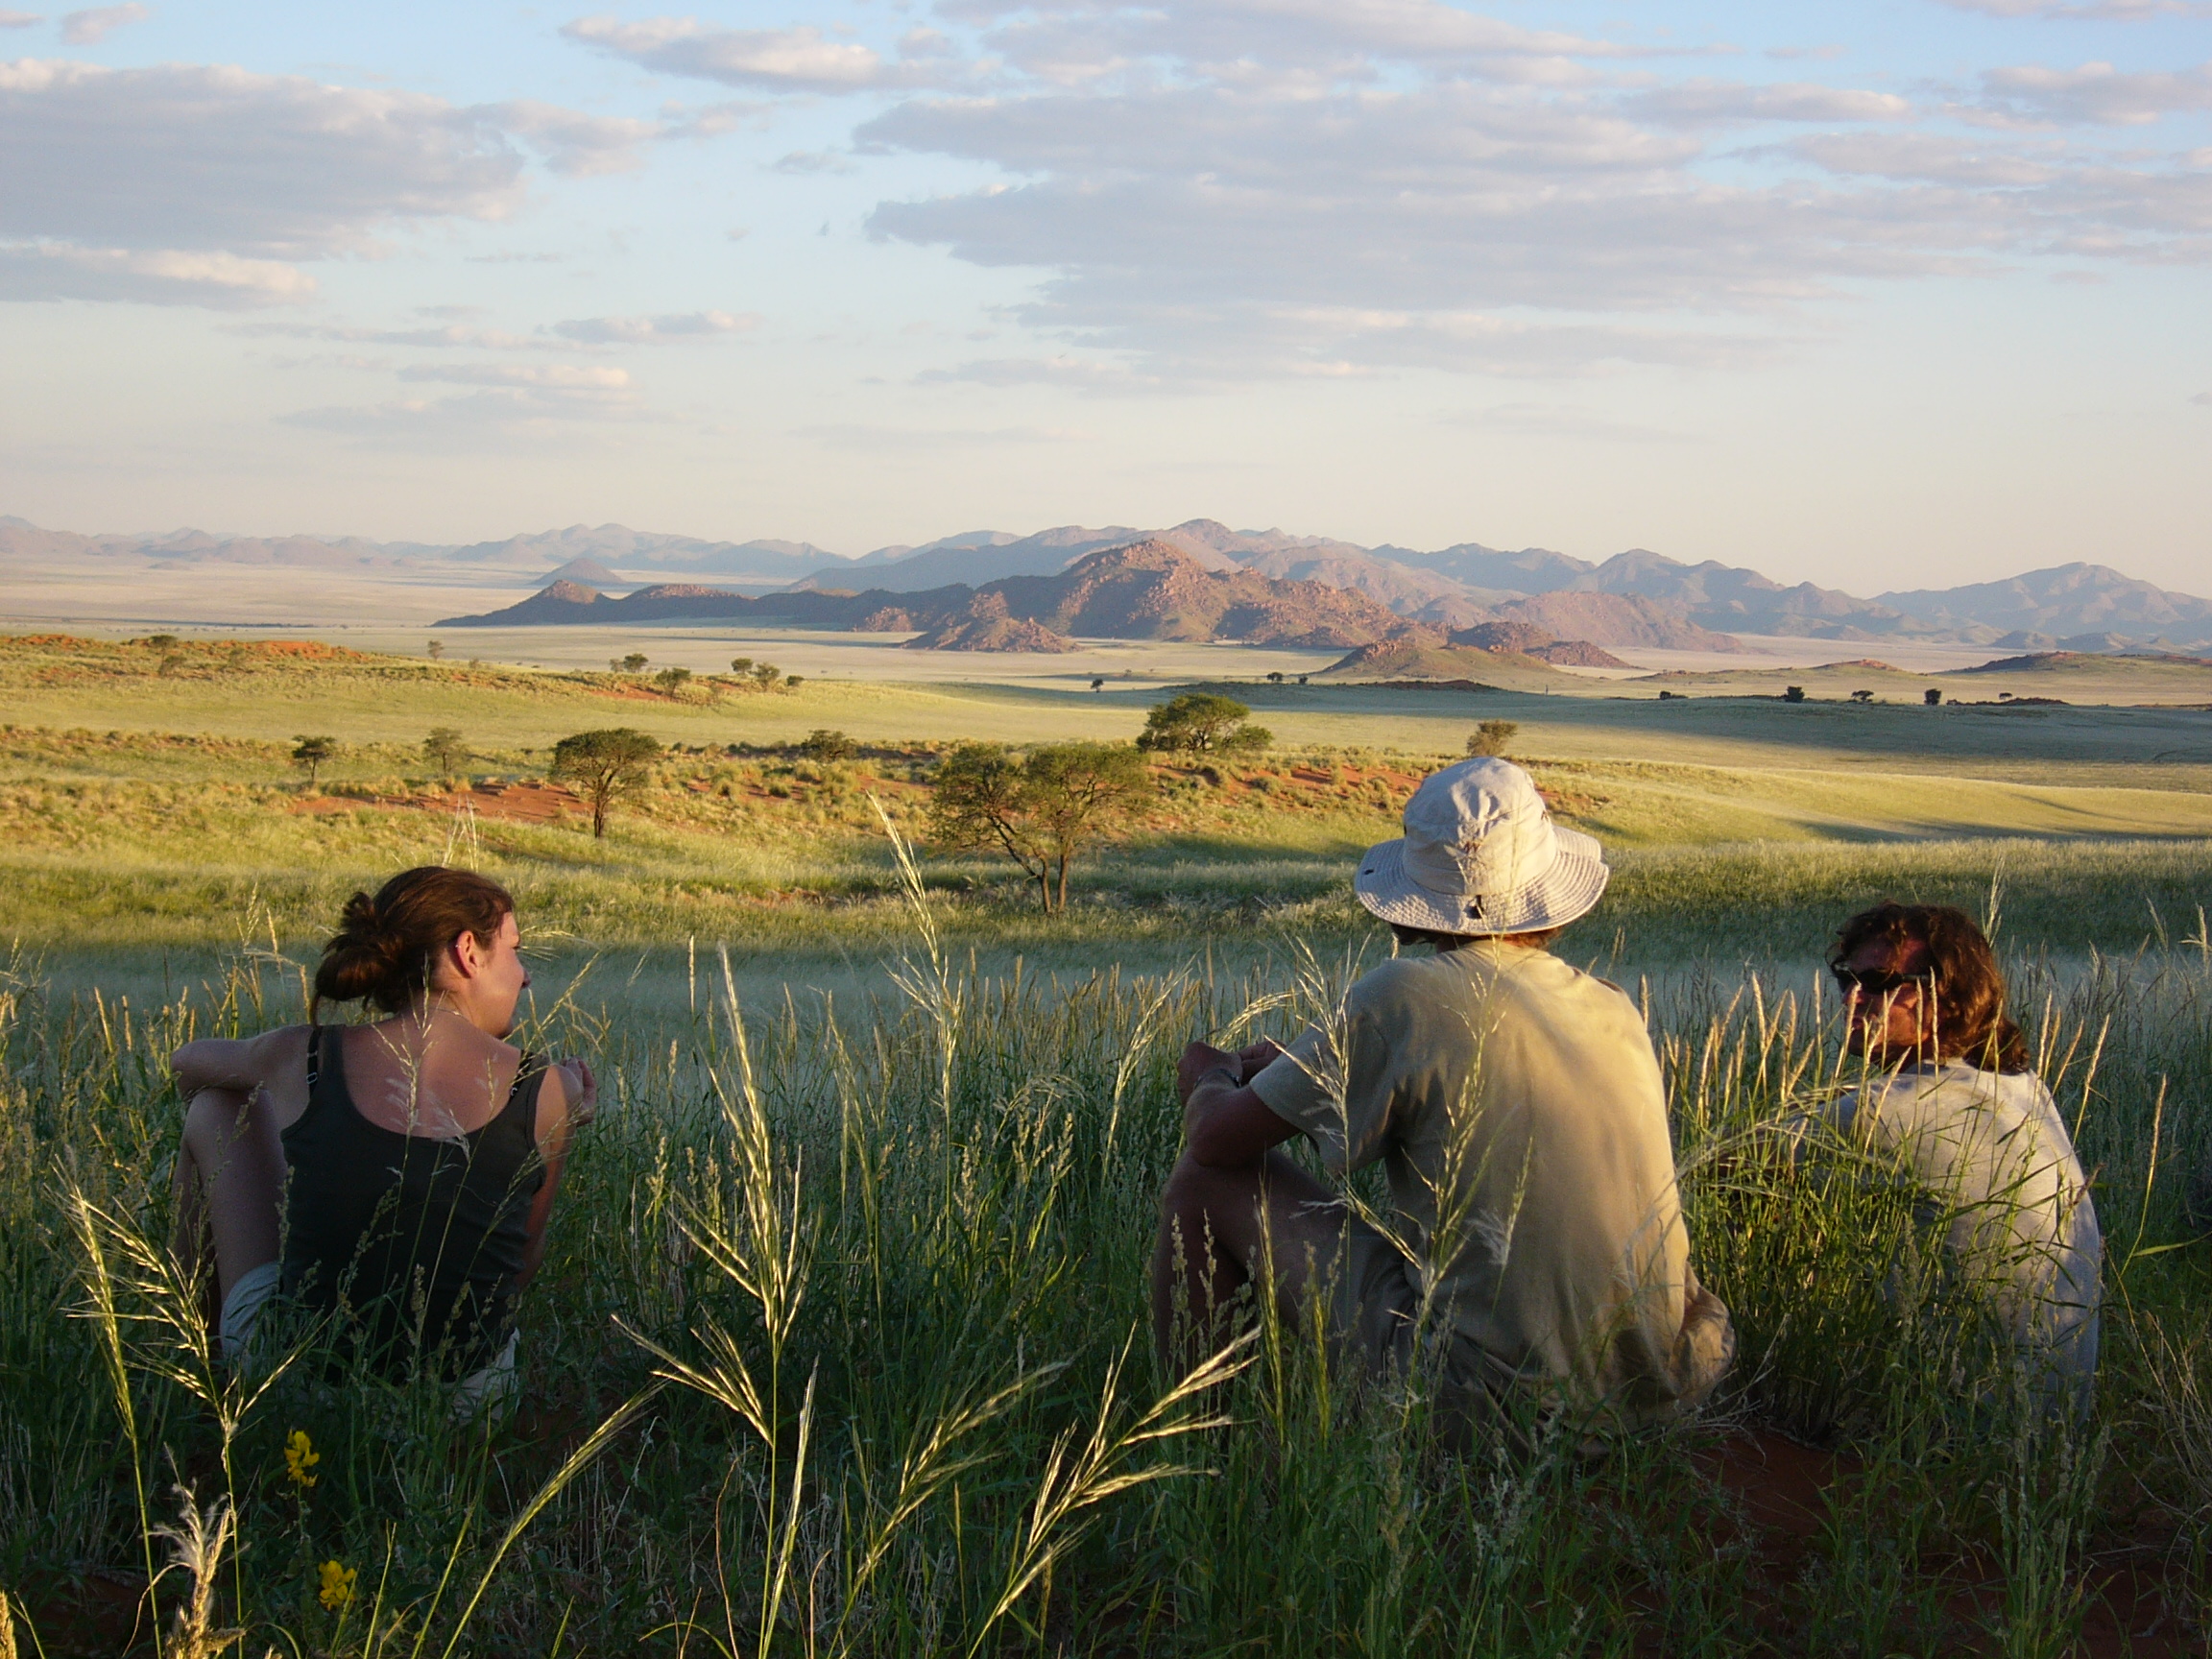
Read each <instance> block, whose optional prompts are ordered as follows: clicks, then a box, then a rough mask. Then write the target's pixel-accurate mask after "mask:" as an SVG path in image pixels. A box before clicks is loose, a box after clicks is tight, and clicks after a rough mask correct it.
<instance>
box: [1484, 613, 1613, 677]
mask: <svg viewBox="0 0 2212 1659" xmlns="http://www.w3.org/2000/svg"><path fill="white" fill-rule="evenodd" d="M1450 643H1452V644H1454V645H1472V646H1474V647H1475V648H1476V649H1477V650H1478V651H1490V652H1503V653H1508V654H1511V655H1514V656H1520V657H1533V658H1535V659H1536V660H1537V661H1540V662H1549V663H1551V665H1552V666H1554V667H1559V668H1628V667H1633V666H1634V664H1633V663H1628V662H1623V661H1621V659H1620V658H1618V657H1616V656H1614V655H1613V654H1612V653H1611V652H1610V651H1606V650H1603V649H1601V648H1599V646H1596V645H1593V644H1592V643H1591V642H1590V641H1589V640H1587V639H1562V638H1560V637H1558V636H1557V635H1555V634H1553V633H1552V632H1551V630H1550V629H1549V628H1540V627H1538V626H1537V625H1536V624H1535V623H1533V622H1478V623H1477V624H1476V625H1475V626H1474V627H1472V628H1459V629H1455V630H1454V631H1453V633H1452V635H1451V638H1450Z"/></svg>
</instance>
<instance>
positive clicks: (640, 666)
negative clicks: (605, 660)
mask: <svg viewBox="0 0 2212 1659" xmlns="http://www.w3.org/2000/svg"><path fill="white" fill-rule="evenodd" d="M648 661H651V659H650V658H648V657H647V656H646V655H645V653H644V652H642V651H633V652H631V653H630V655H629V656H627V657H625V658H623V659H622V672H623V673H625V674H642V673H644V672H645V664H646V663H647V662H648Z"/></svg>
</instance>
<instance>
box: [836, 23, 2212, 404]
mask: <svg viewBox="0 0 2212 1659" xmlns="http://www.w3.org/2000/svg"><path fill="white" fill-rule="evenodd" d="M939 12H940V15H941V16H945V17H946V18H947V19H948V20H949V21H950V22H952V23H955V24H959V25H964V26H967V27H969V28H971V29H973V30H974V31H978V33H977V34H976V35H975V36H974V43H975V45H974V49H975V50H977V51H981V52H985V53H987V54H988V55H989V60H990V61H989V62H988V64H987V62H986V60H984V59H978V60H976V61H977V65H978V67H977V69H976V71H975V74H974V76H973V77H972V79H971V81H970V83H969V87H970V90H969V91H967V92H966V93H965V94H964V95H950V96H944V95H940V96H921V97H915V98H911V99H908V100H905V101H903V102H901V103H897V104H895V105H893V106H892V107H891V108H887V109H886V110H884V111H883V112H882V113H880V114H878V115H875V116H873V117H871V118H870V119H868V120H866V121H864V122H863V123H862V124H861V125H860V126H859V127H858V128H857V129H856V130H855V132H854V150H855V151H857V152H860V153H866V152H868V151H871V150H878V151H887V152H907V153H912V154H916V155H926V156H949V157H952V158H955V159H957V160H960V161H964V162H969V163H974V164H976V165H978V166H981V167H985V168H992V169H996V170H997V172H998V175H999V177H998V179H997V180H994V181H992V182H990V183H988V184H986V185H983V186H981V187H979V188H971V189H967V190H962V191H956V192H951V193H948V194H944V195H939V196H934V197H929V198H925V199H919V200H905V201H890V202H884V203H880V204H878V206H877V207H876V209H875V210H874V212H873V213H872V214H871V215H870V217H869V219H868V221H867V224H868V228H869V229H870V231H871V233H873V234H874V235H876V236H878V237H881V238H890V239H897V240H902V241H908V242H914V243H921V244H927V245H935V246H938V247H942V248H945V249H947V250H949V251H950V252H951V253H952V254H953V255H954V256H955V257H957V258H959V259H962V260H965V261H968V262H970V263H973V264H976V265H983V266H992V267H1000V268H1009V269H1020V270H1027V271H1033V272H1036V273H1037V274H1038V287H1037V289H1036V291H1035V293H1034V297H1033V299H1032V300H1031V301H1029V302H1028V303H1027V304H1025V305H1022V306H1018V307H1016V308H1015V311H1014V315H1015V316H1017V317H1018V318H1020V319H1021V320H1022V321H1023V322H1025V323H1027V324H1029V325H1032V326H1035V327H1038V328H1041V329H1045V330H1047V331H1049V332H1051V333H1053V334H1056V335H1057V336H1058V338H1059V339H1060V340H1061V341H1063V342H1064V343H1066V344H1067V345H1069V346H1070V347H1072V348H1075V349H1077V351H1078V352H1079V353H1081V355H1079V356H1073V357H1068V356H1056V357H1050V358H1046V359H1032V358H1012V359H993V360H989V361H986V362H981V363H974V364H968V365H964V366H958V367H953V368H948V369H942V370H939V371H936V372H935V373H938V374H940V375H942V376H944V377H946V378H950V379H968V380H977V381H990V382H996V383H1006V382H1009V381H1012V380H1017V379H1049V380H1054V381H1058V382H1061V383H1068V384H1079V385H1084V386H1086V387H1087V388H1089V389H1093V390H1107V389H1139V388H1141V387H1142V385H1145V384H1149V383H1157V382H1164V381H1167V380H1174V379H1181V378H1186V377H1190V376H1193V375H1195V376H1200V377H1206V378H1216V379H1235V378H1240V377H1248V376H1251V375H1265V374H1340V373H1363V372H1369V371H1373V370H1377V369H1386V368H1395V367H1400V366H1407V367H1410V366H1432V367H1439V368H1465V369H1470V370H1480V371H1483V372H1489V373H1522V374H1549V373H1575V372H1579V371H1583V370H1588V369H1593V368H1599V369H1601V368H1603V367H1605V366H1606V365H1608V364H1618V363H1681V364H1686V365H1709V364H1719V363H1741V362H1744V361H1748V360H1751V359H1753V358H1756V357H1759V356H1762V355H1764V354H1767V353H1771V352H1772V351H1774V350H1777V349H1788V347H1789V346H1790V345H1791V339H1792V336H1794V335H1798V334H1801V333H1802V332H1803V331H1804V325H1802V324H1801V323H1799V322H1797V321H1795V320H1793V319H1792V317H1791V313H1792V312H1793V311H1794V310H1795V309H1796V308H1798V307H1800V306H1802V305H1803V304H1804V303H1806V302H1807V301H1815V300H1819V299H1821V298H1823V297H1827V296H1832V295H1838V294H1840V293H1842V292H1844V291H1845V290H1846V288H1847V287H1848V286H1849V285H1851V284H1855V283H1859V282H1863V281H1865V280H1868V279H1895V278H1912V277H1922V276H1937V275H1944V274H1955V273H1961V272H1967V271H1976V270H1982V271H1988V270H1995V269H1998V268H2000V267H2001V266H2002V265H2004V264H2006V263H2008V262H2011V261H2015V260H2018V259H2021V258H2027V257H2034V256H2037V255H2040V254H2046V253H2071V254H2077V255H2080V256H2082V257H2085V258H2089V259H2101V260H2110V259H2114V258H2128V259H2142V260H2163V261H2173V260H2201V259H2207V258H2212V218H2208V217H2207V210H2206V204H2205V197H2206V194H2207V192H2212V181H2207V180H2206V179H2205V177H2204V175H2203V172H2202V169H2200V167H2198V166H2197V164H2195V163H2193V162H2191V161H2190V160H2188V159H2187V158H2186V157H2183V156H2161V155H2156V154H2140V155H2133V156H2125V157H2123V156H2115V155H2113V154H2112V153H2110V152H2109V151H2108V150H2105V149H2099V148H2096V147H2095V146H2093V145H2090V144H2087V143H2085V142H2083V141H2080V140H2075V139H2058V138H2054V137H2048V136H2035V137H2030V136H2028V135H2027V134H2026V133H2025V132H2023V131H2022V130H2023V129H2025V128H2030V127H2034V126H2040V127H2041V128H2043V129H2051V128H2055V127H2057V126H2059V125H2060V124H2062V123H2071V124H2073V125H2077V126H2080V125H2090V124H2101V125H2113V124H2121V123H2129V122H2137V121H2139V120H2141V119H2143V118H2145V117H2144V112H2145V111H2154V110H2158V109H2171V108H2197V107H2200V103H2201V102H2203V101H2207V100H2212V74H2207V73H2206V72H2202V71H2198V70H2194V69H2192V70H2186V71H2179V72H2175V73H2170V74H2130V75H2119V74H2115V73H2114V72H2112V71H2110V70H2109V69H2108V68H2106V67H2105V66H2103V65H2087V66H2084V67H2083V68H2082V69H2080V70H2073V71H2049V70H2036V69H2020V70H2002V71H1995V72H1992V73H1990V74H1989V75H1987V76H1986V77H1984V81H1983V82H1982V84H1981V85H1980V88H1979V95H1978V96H1977V98H1976V99H1975V100H1974V101H1972V102H1970V103H1966V104H1960V103H1945V102H1943V101H1941V98H1940V96H1939V95H1938V94H1936V93H1935V92H1928V93H1916V94H1914V95H1913V96H1907V95H1906V94H1904V93H1902V92H1899V91H1894V90H1888V89H1883V88H1870V87H1866V86H1853V85H1849V84H1825V83H1823V82H1820V81H1814V80H1795V81H1788V82H1781V83H1775V82H1764V81H1761V80H1759V79H1758V78H1757V77H1756V76H1746V77H1743V78H1732V77H1725V76H1719V75H1715V74H1713V73H1711V72H1709V71H1701V72H1700V73H1699V74H1697V75H1695V76H1685V75H1682V74H1680V73H1678V72H1676V71H1674V70H1672V69H1670V68H1668V67H1667V66H1666V65H1665V64H1663V63H1662V62H1661V61H1660V60H1659V58H1658V57H1657V56H1656V55H1653V54H1650V53H1648V52H1646V51H1645V49H1643V48H1642V47H1638V46H1635V45H1633V44H1632V43H1623V42H1621V41H1615V40H1592V39H1586V38H1582V37H1575V36H1558V35H1551V34H1544V33H1541V32H1536V31H1529V30H1523V29H1520V28H1518V27H1517V26H1514V25H1511V24H1508V23H1504V22H1502V21H1499V20H1497V19H1493V18H1486V17H1482V16H1479V15H1477V14H1475V13H1474V12H1463V11H1460V10H1459V9H1457V8H1456V7H1453V6H1446V5H1442V4H1437V3H1435V0H1190V3H1189V4H1183V5H1177V6H1172V7H1159V8H1148V9H1147V8H1139V7H1136V6H1131V5H1123V4H1118V3H1111V0H1095V3H1092V0H1021V3H1019V4H1018V3H1017V0H947V3H944V4H941V5H940V7H939ZM1630 59H1635V60H1636V61H1634V62H1629V61H1625V60H1630ZM977 88H981V90H977ZM1961 120H1964V121H1965V122H1966V123H1968V124H1970V125H1979V126H1980V127H1981V128H1983V129H1984V132H1986V133H1987V134H1988V135H1987V136H1985V137H1984V138H1979V139H1972V140H1969V139H1967V138H1964V137H1961V136H1960V135H1959V129H1960V122H1961ZM1758 123H1766V124H1770V125H1782V124H1789V125H1797V126H1804V125H1809V124H1810V125H1815V126H1817V127H1819V128H1821V129H1825V131H1822V132H1817V133H1815V134H1808V135H1807V136H1805V137H1803V138H1801V139H1798V140H1795V141H1792V142H1790V143H1781V144H1775V145H1770V146H1767V147H1765V148H1761V149H1753V150H1743V149H1736V150H1722V149H1719V148H1717V145H1718V144H1719V142H1720V141H1721V136H1720V135H1721V134H1722V133H1723V132H1725V130H1727V129H1729V128H1732V127H1738V126H1742V125H1745V124H1758ZM2000 134H2001V135H2000ZM1639 317H1640V318H1642V319H1644V320H1643V321H1638V322H1634V323H1629V322H1626V321H1623V319H1625V318H1639ZM1102 356H1104V357H1111V358H1112V359H1113V360H1114V361H1117V362H1119V363H1121V364H1122V365H1123V366H1125V367H1126V368H1127V369H1128V370H1129V371H1130V372H1131V375H1130V377H1129V378H1128V379H1126V380H1121V381H1115V380H1112V379H1110V378H1107V377H1102V376H1100V375H1098V374H1097V373H1094V372H1093V370H1092V369H1091V368H1090V367H1088V365H1091V364H1094V363H1095V362H1096V361H1097V360H1098V359H1099V358H1100V357H1102Z"/></svg>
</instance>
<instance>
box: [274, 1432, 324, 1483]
mask: <svg viewBox="0 0 2212 1659" xmlns="http://www.w3.org/2000/svg"><path fill="white" fill-rule="evenodd" d="M322 1461H323V1454H322V1453H320V1452H318V1451H316V1450H315V1442H314V1441H312V1440H310V1439H308V1438H307V1431H306V1430H304V1429H295V1430H293V1431H292V1433H291V1435H290V1437H289V1438H288V1439H286V1440H285V1442H284V1476H285V1479H288V1480H290V1481H291V1482H292V1484H293V1485H295V1486H312V1485H314V1484H315V1477H314V1476H313V1475H311V1474H309V1473H308V1471H309V1470H311V1469H313V1468H314V1467H315V1465H316V1464H318V1463H320V1462H322Z"/></svg>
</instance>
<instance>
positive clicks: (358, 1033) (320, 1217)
mask: <svg viewBox="0 0 2212 1659" xmlns="http://www.w3.org/2000/svg"><path fill="white" fill-rule="evenodd" d="M519 939H520V933H519V927H518V926H517V921H516V918H515V912H514V904H513V901H512V900H511V899H510V898H509V897H508V895H507V894H506V892H505V890H504V889H502V888H501V887H500V886H499V885H498V884H497V883H496V882H493V881H492V880H490V879H489V878H485V877H482V876H479V875H475V874H473V873H471V872H468V871H459V870H449V869H445V868H443V867H439V866H425V867H422V868H420V869H416V870H410V871H406V872H403V873H402V874H401V875H399V876H397V877H395V878H393V879H392V880H390V881H388V882H386V883H385V884H384V886H383V887H382V888H381V889H380V890H379V891H378V892H377V893H376V894H375V895H374V896H373V897H372V896H371V895H369V894H366V893H356V894H355V895H354V896H353V897H352V898H351V899H350V900H349V902H347V905H346V908H345V911H344V914H343V916H342V918H341V920H340V925H339V927H338V929H337V931H336V932H335V934H333V936H332V937H331V938H330V940H329V941H328V942H327V944H326V945H325V950H324V954H323V959H322V962H321V963H320V965H319V966H318V969H317V973H316V979H315V989H316V997H315V1001H314V1003H313V1005H312V1006H311V1009H310V1023H308V1024H306V1025H297V1026H289V1027H285V1028H283V1029H281V1030H278V1031H273V1032H269V1033H266V1034H264V1035H263V1036H261V1037H258V1038H254V1039H252V1040H249V1041H246V1042H237V1043H231V1042H221V1041H216V1042H206V1043H199V1044H193V1045H189V1046H187V1047H185V1048H184V1049H181V1050H180V1051H179V1053H178V1055H177V1056H176V1057H175V1060H174V1061H173V1063H172V1064H173V1066H174V1069H175V1070H176V1072H177V1074H178V1077H179V1080H180V1084H182V1085H183V1086H184V1087H185V1088H186V1091H187V1093H189V1094H192V1095H193V1107H192V1111H191V1113H190V1114H188V1116H187V1122H186V1133H185V1149H186V1154H187V1157H186V1160H185V1162H186V1163H188V1164H189V1165H190V1166H191V1167H192V1169H193V1170H194V1171H195V1173H196V1176H197V1178H198V1181H199V1183H200V1184H201V1186H203V1187H204V1188H205V1190H206V1194H205V1203H206V1209H207V1211H208V1212H209V1214H210V1216H211V1219H212V1220H213V1222H214V1233H215V1236H216V1253H217V1257H218V1263H217V1265H218V1273H219V1279H220V1281H221V1285H222V1288H223V1297H224V1300H223V1319H224V1334H225V1339H226V1346H227V1347H242V1346H243V1345H244V1344H245V1342H246V1341H247V1339H248V1335H249V1334H250V1330H251V1327H252V1323H253V1322H254V1320H255V1318H256V1317H257V1314H258V1310H259V1307H260V1304H261V1303H262V1302H265V1301H266V1300H267V1299H268V1297H269V1296H270V1295H271V1294H273V1293H275V1292H276V1290H277V1289H278V1288H279V1287H280V1288H281V1289H282V1290H283V1291H284V1292H286V1293H288V1294H289V1295H290V1296H291V1297H292V1298H293V1299H294V1300H295V1301H296V1302H298V1303H299V1304H301V1306H303V1307H304V1308H305V1309H306V1310H309V1311H311V1312H313V1313H315V1314H318V1315H320V1316H322V1317H323V1318H324V1319H325V1321H327V1322H328V1324H329V1326H330V1328H331V1331H332V1334H333V1336H334V1339H335V1341H336V1343H337V1344H338V1345H339V1346H340V1347H341V1348H342V1349H343V1350H345V1351H347V1352H349V1353H351V1354H353V1355H355V1356H357V1357H358V1358H362V1359H364V1360H366V1361H367V1362H368V1363H370V1364H371V1365H372V1366H373V1368H375V1369H378V1370H381V1371H386V1372H397V1371H403V1370H406V1369H410V1368H412V1367H414V1366H415V1365H417V1364H418V1363H419V1362H427V1363H430V1364H432V1365H434V1366H435V1367H436V1368H437V1369H439V1370H441V1371H443V1372H445V1374H447V1375H449V1376H454V1375H459V1374H461V1373H463V1372H474V1371H477V1370H480V1369H482V1368H483V1367H485V1366H487V1365H489V1364H492V1363H493V1362H494V1361H499V1360H502V1359H504V1360H505V1361H506V1362H507V1363H509V1364H511V1362H512V1347H511V1342H510V1341H509V1338H510V1337H511V1334H512V1329H511V1328H512V1320H513V1310H514V1304H515V1298H516V1297H517V1294H518V1293H519V1292H520V1290H521V1289H522V1287H523V1286H525V1285H527V1283H528V1282H529V1280H530V1279H531V1277H532V1276H533V1275H534V1274H535V1272H536V1270H537V1267H538V1265H539V1262H541V1260H542V1256H543V1251H544V1247H545V1230H546V1223H547V1219H548V1215H549V1212H550V1207H551V1203H552V1200H553V1196H554V1192H555V1190H557V1188H558V1184H559V1180H560V1175H561V1171H562V1167H563V1166H564V1163H565V1157H566V1154H567V1151H568V1148H569V1145H570V1142H571V1140H572V1137H573V1134H574V1131H575V1130H576V1129H577V1128H578V1127H580V1126H581V1125H582V1124H583V1123H584V1122H585V1121H588V1120H589V1117H590V1114H591V1111H592V1108H593V1106H594V1104H595V1090H594V1087H593V1084H592V1079H591V1075H590V1069H589V1066H588V1065H586V1064H585V1063H583V1062H582V1061H578V1060H571V1061H566V1062H563V1063H562V1064H561V1065H559V1066H555V1067H545V1066H541V1065H532V1064H529V1063H527V1062H526V1060H525V1057H524V1056H523V1054H522V1053H521V1051H520V1050H519V1049H518V1048H517V1047H516V1046H514V1045H512V1044H511V1043H509V1042H508V1041H507V1040H506V1039H507V1036H508V1034H509V1032H511V1031H512V1029H513V1027H514V1025H515V1021H516V1013H517V1006H518V1003H519V998H520V995H521V993H522V991H523V990H524V989H526V988H527V986H528V984H529V974H528V971H527V969H526V968H525V967H524V966H523V964H522V961H521V957H520V954H519ZM326 1002H366V1003H367V1004H369V1006H370V1008H371V1009H372V1010H373V1012H375V1013H377V1014H379V1015H381V1016H382V1017H381V1018H379V1019H375V1020H373V1021H371V1022H365V1023H360V1024H354V1025H344V1026H339V1025H325V1024H324V1023H322V1019H321V1015H322V1009H323V1006H324V1004H325V1003H326ZM279 1149H280V1150H279ZM272 1168H274V1169H276V1171H277V1175H276V1177H275V1178H272V1177H271V1176H270V1175H269V1174H268V1171H269V1170H270V1169H272ZM184 1185H185V1183H184V1181H183V1178H182V1170H181V1167H180V1189H181V1188H183V1187H184ZM227 1234H228V1235H229V1236H230V1238H229V1243H230V1245H231V1247H229V1248H226V1235H227ZM241 1302H243V1303H244V1304H245V1305H244V1306H241V1305H240V1304H241Z"/></svg>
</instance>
